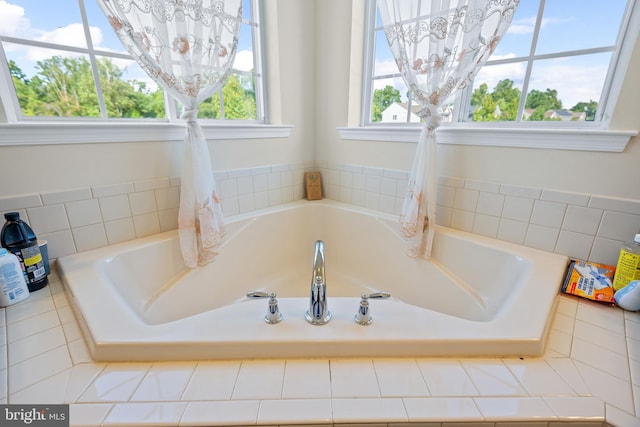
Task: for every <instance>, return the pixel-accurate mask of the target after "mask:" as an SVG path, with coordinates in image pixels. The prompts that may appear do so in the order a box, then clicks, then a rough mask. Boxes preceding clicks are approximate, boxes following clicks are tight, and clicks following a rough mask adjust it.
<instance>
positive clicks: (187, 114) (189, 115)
mask: <svg viewBox="0 0 640 427" xmlns="http://www.w3.org/2000/svg"><path fill="white" fill-rule="evenodd" d="M180 118H181V119H183V120H186V121H187V122H188V123H193V122H195V121H196V119H197V118H198V109H197V108H194V109H193V110H183V111H182V114H181V115H180Z"/></svg>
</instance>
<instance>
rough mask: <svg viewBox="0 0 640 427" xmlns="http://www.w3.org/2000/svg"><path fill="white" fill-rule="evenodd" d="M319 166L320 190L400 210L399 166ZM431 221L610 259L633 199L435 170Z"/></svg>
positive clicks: (637, 206) (637, 215)
mask: <svg viewBox="0 0 640 427" xmlns="http://www.w3.org/2000/svg"><path fill="white" fill-rule="evenodd" d="M319 168H320V170H321V171H322V172H323V185H324V189H325V195H326V197H328V198H331V199H335V200H339V201H342V202H346V203H352V204H355V205H359V206H365V207H369V208H373V209H378V210H381V211H385V212H389V213H394V214H398V215H399V214H400V212H401V210H402V201H403V197H404V192H405V189H406V187H407V182H408V176H409V174H408V172H407V171H398V170H388V169H380V168H369V167H362V166H357V165H342V164H327V163H325V164H322V165H319ZM336 176H337V177H338V179H336V178H335V177H336ZM383 183H384V185H383ZM394 184H395V191H393V188H394ZM436 222H437V223H438V224H440V225H443V226H447V227H453V228H456V229H460V230H464V231H469V232H472V233H476V234H481V235H484V236H489V237H493V238H497V239H500V240H505V241H508V242H513V243H517V244H522V245H525V246H530V247H534V248H537V249H542V250H546V251H550V252H556V253H560V254H563V255H567V256H569V257H571V258H578V259H588V260H591V261H595V262H601V263H604V264H609V265H615V264H616V263H617V260H618V254H619V250H620V245H621V244H622V243H624V242H625V241H629V240H631V239H632V238H633V236H634V235H635V234H636V233H638V232H640V200H631V199H621V198H614V197H607V196H603V195H597V194H584V193H575V192H569V191H562V190H557V189H549V188H538V187H523V186H516V185H510V184H506V183H495V182H485V181H475V180H466V179H463V178H459V177H446V176H442V177H440V178H439V180H438V197H437V211H436Z"/></svg>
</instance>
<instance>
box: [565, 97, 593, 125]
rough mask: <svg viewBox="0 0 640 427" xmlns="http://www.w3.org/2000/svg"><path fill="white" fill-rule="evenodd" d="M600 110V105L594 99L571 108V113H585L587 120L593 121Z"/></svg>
mask: <svg viewBox="0 0 640 427" xmlns="http://www.w3.org/2000/svg"><path fill="white" fill-rule="evenodd" d="M597 110H598V103H597V102H596V101H594V100H592V99H590V100H589V102H578V103H577V104H576V105H574V106H573V107H571V111H573V112H576V113H577V112H583V111H584V112H585V113H586V118H585V120H590V121H593V120H595V119H596V111H597Z"/></svg>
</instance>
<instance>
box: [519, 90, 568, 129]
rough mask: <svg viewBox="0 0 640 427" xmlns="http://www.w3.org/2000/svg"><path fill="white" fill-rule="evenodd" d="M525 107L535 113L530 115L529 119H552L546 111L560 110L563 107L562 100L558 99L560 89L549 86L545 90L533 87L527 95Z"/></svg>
mask: <svg viewBox="0 0 640 427" xmlns="http://www.w3.org/2000/svg"><path fill="white" fill-rule="evenodd" d="M524 108H527V109H532V110H533V113H531V116H529V120H532V121H539V120H550V119H548V118H547V117H546V112H547V111H549V110H560V109H561V108H562V101H561V100H560V99H558V91H557V90H555V89H549V88H547V90H546V91H544V92H541V91H539V90H536V89H532V90H531V91H530V92H529V94H528V95H527V100H526V101H525V104H524Z"/></svg>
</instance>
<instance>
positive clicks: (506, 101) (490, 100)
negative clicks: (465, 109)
mask: <svg viewBox="0 0 640 427" xmlns="http://www.w3.org/2000/svg"><path fill="white" fill-rule="evenodd" d="M521 93H522V92H521V91H520V89H519V88H517V87H514V86H513V80H509V79H504V80H500V81H499V82H498V84H497V85H496V87H495V88H494V90H493V92H489V90H488V86H487V84H486V83H482V84H481V85H480V86H479V87H478V88H477V89H475V90H474V91H473V93H472V94H471V105H472V107H474V108H473V120H474V121H477V122H491V121H514V120H515V119H516V116H517V114H518V104H519V102H520V96H521Z"/></svg>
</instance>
